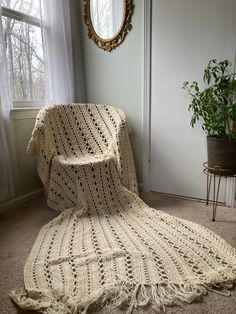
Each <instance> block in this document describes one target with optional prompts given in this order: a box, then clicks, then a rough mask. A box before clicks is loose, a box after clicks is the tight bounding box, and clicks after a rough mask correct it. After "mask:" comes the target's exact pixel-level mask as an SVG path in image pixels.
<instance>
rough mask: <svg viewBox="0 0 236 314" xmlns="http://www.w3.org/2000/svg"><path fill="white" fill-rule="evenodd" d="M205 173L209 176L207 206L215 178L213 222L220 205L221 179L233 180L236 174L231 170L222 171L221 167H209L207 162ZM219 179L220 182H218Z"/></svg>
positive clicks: (204, 167) (204, 166) (204, 168)
mask: <svg viewBox="0 0 236 314" xmlns="http://www.w3.org/2000/svg"><path fill="white" fill-rule="evenodd" d="M203 173H205V174H206V175H207V191H206V205H208V203H209V196H210V191H211V182H212V176H213V211H212V221H215V218H216V210H217V205H218V197H219V190H220V183H221V178H222V177H224V178H232V177H236V173H232V170H230V169H222V168H221V167H219V166H214V167H209V166H208V163H207V162H204V164H203ZM217 179H218V182H217Z"/></svg>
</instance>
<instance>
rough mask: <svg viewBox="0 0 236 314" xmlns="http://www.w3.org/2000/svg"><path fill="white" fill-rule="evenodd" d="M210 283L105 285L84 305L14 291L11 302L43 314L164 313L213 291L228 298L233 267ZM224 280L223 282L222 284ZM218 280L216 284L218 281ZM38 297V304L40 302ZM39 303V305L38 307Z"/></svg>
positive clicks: (234, 273)
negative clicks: (93, 313)
mask: <svg viewBox="0 0 236 314" xmlns="http://www.w3.org/2000/svg"><path fill="white" fill-rule="evenodd" d="M210 277H211V278H209V279H211V282H209V283H207V284H198V283H184V284H173V283H168V284H152V285H144V284H141V283H138V284H130V283H129V282H121V283H120V285H116V286H114V285H111V286H106V287H104V288H102V289H100V290H99V291H97V293H96V294H95V295H94V296H91V297H90V298H89V299H88V300H86V301H84V302H76V300H74V299H72V298H71V297H70V296H66V295H64V294H63V293H60V292H58V291H54V298H52V297H49V296H48V295H47V294H46V293H42V292H39V291H31V292H30V293H29V294H28V293H27V292H26V291H24V290H23V289H21V291H18V292H17V291H13V292H12V293H11V297H12V299H13V300H14V301H15V302H16V303H17V304H18V305H19V306H20V307H21V308H22V309H25V310H35V311H37V312H40V313H44V314H55V313H58V314H87V312H88V310H89V308H91V307H92V308H95V309H101V308H103V307H109V308H110V309H114V308H117V307H121V306H122V308H124V307H125V313H126V314H131V313H132V312H133V310H134V309H136V308H138V307H144V306H148V305H151V306H152V309H153V310H154V311H156V312H157V313H160V312H165V310H166V308H165V307H166V306H173V305H175V304H178V303H179V301H181V302H186V303H192V302H193V301H194V300H196V299H199V298H201V297H203V296H205V295H206V294H207V292H215V293H218V294H220V295H224V296H227V297H228V296H230V291H229V289H231V288H232V287H233V286H234V283H236V268H234V269H231V270H230V269H223V268H222V269H221V270H218V271H215V272H214V273H212V274H211V275H210ZM222 280H224V281H222ZM218 281H219V282H218ZM39 298H40V302H39ZM39 304H40V306H39Z"/></svg>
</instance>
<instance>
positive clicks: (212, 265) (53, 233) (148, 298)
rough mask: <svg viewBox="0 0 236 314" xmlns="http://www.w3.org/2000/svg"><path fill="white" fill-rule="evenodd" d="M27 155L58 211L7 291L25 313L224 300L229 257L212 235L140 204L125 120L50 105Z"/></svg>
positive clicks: (108, 111) (116, 113)
mask: <svg viewBox="0 0 236 314" xmlns="http://www.w3.org/2000/svg"><path fill="white" fill-rule="evenodd" d="M28 152H29V153H31V154H33V155H37V156H38V173H39V176H40V178H41V180H42V182H43V184H44V186H45V188H46V190H47V195H48V198H47V202H48V205H49V206H50V207H52V208H55V209H57V210H60V212H59V213H58V217H57V218H55V219H54V220H52V221H51V222H49V223H48V224H47V225H45V226H44V227H43V228H42V230H41V231H40V233H39V235H38V237H37V239H36V242H35V244H34V246H33V248H32V251H31V253H30V256H29V258H28V260H27V262H26V265H25V269H24V283H25V287H24V289H22V291H18V292H12V298H13V300H14V301H15V302H16V303H17V304H18V305H19V306H20V307H22V308H23V309H29V310H36V311H38V312H41V313H61V314H62V313H64V314H66V313H68V314H69V313H74V314H76V313H87V311H88V309H89V308H90V306H93V307H97V308H100V307H103V306H106V305H108V306H109V308H110V309H111V310H110V312H111V313H112V311H113V310H112V309H113V308H115V307H117V306H120V305H123V307H122V308H123V310H124V313H132V311H133V309H134V308H136V307H142V306H145V305H147V304H149V303H150V304H151V303H152V306H153V307H154V309H156V311H161V310H164V309H165V306H166V305H173V304H175V303H177V302H179V301H183V302H192V301H193V300H194V299H196V298H198V297H200V296H202V295H205V294H206V293H207V291H211V290H214V291H217V292H218V293H221V294H226V295H228V294H229V292H228V289H229V288H230V287H231V286H232V284H233V282H235V281H236V251H235V249H234V248H232V247H231V246H230V245H229V244H227V243H226V242H225V241H224V240H223V239H222V238H220V237H219V236H218V235H216V234H215V233H213V232H211V231H210V230H208V229H206V228H204V227H202V226H200V225H197V224H195V223H192V222H190V221H186V220H184V219H180V218H176V217H173V216H170V215H167V214H165V213H164V212H162V211H160V210H155V209H152V208H150V207H148V206H147V205H146V204H145V203H144V202H143V201H142V200H141V199H140V198H139V196H138V193H137V182H136V174H135V167H134V162H133V157H132V151H131V147H130V142H129V136H128V128H127V123H126V118H125V115H124V113H123V112H122V111H121V110H120V109H117V108H115V107H111V106H105V105H92V104H68V105H53V106H49V107H45V108H43V109H42V110H41V111H40V112H39V114H38V116H37V119H36V124H35V128H34V130H33V133H32V138H31V140H30V143H29V145H28Z"/></svg>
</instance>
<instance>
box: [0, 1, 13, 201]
mask: <svg viewBox="0 0 236 314" xmlns="http://www.w3.org/2000/svg"><path fill="white" fill-rule="evenodd" d="M0 3H1V1H0ZM11 107H12V101H11V96H10V85H9V79H8V73H7V63H6V54H5V50H4V38H3V28H2V9H1V6H0V203H1V202H4V201H6V200H7V199H9V198H11V197H13V196H14V175H13V172H14V171H13V168H14V161H15V160H14V152H13V145H12V144H13V138H12V133H13V132H12V131H13V130H12V127H11V119H10V110H11Z"/></svg>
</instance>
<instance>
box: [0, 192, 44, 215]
mask: <svg viewBox="0 0 236 314" xmlns="http://www.w3.org/2000/svg"><path fill="white" fill-rule="evenodd" d="M43 195H44V191H43V188H40V189H37V190H35V191H33V192H30V193H27V194H24V195H21V196H19V197H16V198H14V199H11V200H9V201H7V202H4V203H2V204H0V213H4V212H6V211H8V210H11V209H15V208H17V207H19V206H22V205H24V204H25V203H26V202H29V201H32V200H34V199H36V198H39V197H42V196H43Z"/></svg>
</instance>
